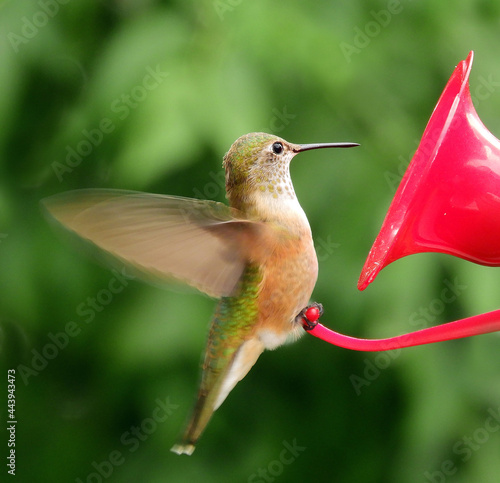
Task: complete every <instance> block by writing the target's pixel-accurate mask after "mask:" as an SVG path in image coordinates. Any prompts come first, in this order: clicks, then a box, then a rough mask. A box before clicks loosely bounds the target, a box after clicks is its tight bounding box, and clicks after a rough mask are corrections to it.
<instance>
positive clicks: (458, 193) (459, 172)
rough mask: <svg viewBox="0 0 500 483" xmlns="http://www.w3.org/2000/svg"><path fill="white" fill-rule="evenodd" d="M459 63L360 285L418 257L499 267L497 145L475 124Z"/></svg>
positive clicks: (465, 65)
mask: <svg viewBox="0 0 500 483" xmlns="http://www.w3.org/2000/svg"><path fill="white" fill-rule="evenodd" d="M472 59H473V52H471V53H470V54H469V56H468V57H467V60H465V61H462V62H460V64H458V66H457V67H456V69H455V71H454V72H453V75H452V76H451V78H450V80H449V81H448V84H447V85H446V87H445V89H444V91H443V93H442V94H441V97H440V98H439V101H438V103H437V105H436V107H435V109H434V112H433V113H432V116H431V118H430V120H429V123H428V124H427V127H426V128H425V131H424V135H423V137H422V140H421V141H420V145H419V147H418V149H417V151H416V153H415V156H414V157H413V159H412V161H411V163H410V166H409V167H408V169H407V171H406V173H405V175H404V177H403V180H402V181H401V184H400V186H399V188H398V190H397V192H396V194H395V196H394V199H393V201H392V203H391V206H390V207H389V211H388V213H387V215H386V218H385V220H384V222H383V224H382V228H381V230H380V233H379V235H378V236H377V238H376V240H375V242H374V244H373V246H372V248H371V250H370V253H369V255H368V258H367V260H366V262H365V265H364V267H363V270H362V272H361V276H360V278H359V282H358V288H359V289H360V290H364V289H365V288H366V287H367V286H368V285H369V284H370V283H371V282H373V280H374V279H375V277H376V276H377V274H378V272H379V271H380V270H382V268H384V267H385V266H387V265H389V263H391V262H393V261H395V260H397V259H398V258H402V257H405V256H407V255H412V254H414V253H421V252H440V253H448V254H451V255H455V256H458V257H461V258H464V259H466V260H470V261H472V262H475V263H479V264H482V265H490V266H500V141H499V140H498V139H497V138H495V137H494V136H493V135H492V134H491V133H490V132H489V131H488V129H486V127H485V126H484V124H483V123H482V122H481V120H480V119H479V117H478V115H477V113H476V111H475V109H474V106H473V105H472V100H471V97H470V92H469V86H468V80H469V74H470V70H471V67H472Z"/></svg>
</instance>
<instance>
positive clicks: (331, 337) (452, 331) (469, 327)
mask: <svg viewBox="0 0 500 483" xmlns="http://www.w3.org/2000/svg"><path fill="white" fill-rule="evenodd" d="M306 330H307V329H306ZM499 330H500V310H494V311H493V312H487V313H486V314H481V315H475V316H473V317H467V318H466V319H460V320H456V321H455V322H448V323H447V324H443V325H438V326H436V327H429V328H427V329H422V330H417V331H415V332H410V333H408V334H404V335H399V336H396V337H389V338H387V339H358V338H356V337H350V336H348V335H343V334H339V333H338V332H335V331H333V330H331V329H328V328H327V327H325V326H324V325H322V324H320V323H318V324H317V325H315V326H314V327H313V328H312V329H310V330H307V332H309V333H310V334H311V335H314V337H318V338H319V339H322V340H324V341H325V342H328V343H330V344H333V345H336V346H339V347H344V348H345V349H352V350H356V351H386V350H393V349H402V348H404V347H413V346H416V345H423V344H432V343H434V342H443V341H445V340H453V339H462V338H464V337H471V336H474V335H480V334H488V333H490V332H496V331H499Z"/></svg>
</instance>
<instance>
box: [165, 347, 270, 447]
mask: <svg viewBox="0 0 500 483" xmlns="http://www.w3.org/2000/svg"><path fill="white" fill-rule="evenodd" d="M263 351H264V345H263V344H262V342H261V341H260V339H258V338H252V339H249V340H247V341H245V342H243V344H241V346H240V347H239V348H238V350H237V351H236V352H235V354H234V356H233V359H232V361H231V363H230V364H229V366H228V368H227V369H226V370H224V371H222V372H221V373H219V374H218V375H217V379H216V381H215V383H214V385H213V386H212V387H211V388H209V389H208V391H207V390H206V389H205V387H204V384H203V382H204V381H203V380H202V387H201V389H200V392H199V394H198V399H197V401H196V405H195V407H194V410H193V413H192V416H191V418H190V420H189V422H188V424H187V427H186V429H185V431H184V433H183V435H182V437H181V438H180V440H179V442H178V443H176V444H175V445H174V446H173V447H172V448H171V451H172V452H174V453H177V454H187V455H191V454H192V453H193V451H194V450H195V445H196V442H197V441H198V439H199V438H200V436H201V434H202V432H203V430H204V429H205V427H206V425H207V424H208V422H209V421H210V418H211V417H212V414H213V413H214V411H215V410H216V409H218V407H219V406H220V405H221V404H222V403H223V402H224V400H225V399H226V397H227V395H228V394H229V393H230V392H231V390H232V389H233V388H234V386H236V384H237V383H238V382H239V381H241V379H243V378H244V377H245V376H246V375H247V373H248V371H249V370H250V369H251V368H252V366H253V365H254V364H255V362H256V361H257V359H258V358H259V356H260V354H262V352H263ZM204 378H205V375H204Z"/></svg>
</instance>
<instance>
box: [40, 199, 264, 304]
mask: <svg viewBox="0 0 500 483" xmlns="http://www.w3.org/2000/svg"><path fill="white" fill-rule="evenodd" d="M42 204H43V206H44V207H45V208H46V210H47V211H48V213H49V214H50V215H51V217H53V218H54V219H56V220H57V221H58V222H59V223H61V224H62V225H63V226H65V227H66V228H68V229H70V230H71V231H73V232H75V233H76V234H78V235H79V236H80V237H82V238H83V239H85V240H88V241H91V242H92V243H93V244H95V245H96V246H98V247H99V248H101V249H102V250H105V251H106V252H108V253H110V254H111V255H113V256H114V257H116V258H117V259H119V260H120V261H122V262H125V263H127V264H129V265H131V266H132V267H133V268H135V269H136V270H135V271H137V270H138V271H139V274H140V275H146V279H151V278H154V279H158V278H160V279H174V280H178V281H182V282H184V283H187V284H189V285H191V286H194V287H196V288H197V289H198V290H201V291H202V292H205V293H207V294H208V295H211V296H214V297H221V296H224V295H230V294H231V292H232V291H233V289H234V287H235V285H236V283H237V282H238V280H239V278H240V275H241V273H242V271H243V268H244V265H245V262H246V259H245V255H244V253H243V246H248V243H245V242H244V240H243V237H247V236H248V235H250V236H254V235H255V234H256V232H257V231H259V230H260V228H259V227H260V225H261V224H259V223H256V222H252V221H248V220H244V219H243V218H242V219H237V218H235V217H234V216H233V212H232V210H231V208H229V207H228V206H226V205H224V204H222V203H217V202H215V201H201V200H195V199H190V198H179V197H175V196H163V195H156V194H148V193H139V192H133V191H121V190H98V189H96V190H77V191H69V192H66V193H62V194H59V195H55V196H52V197H50V198H46V199H44V200H42ZM247 241H248V240H247Z"/></svg>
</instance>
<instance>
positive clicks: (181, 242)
mask: <svg viewBox="0 0 500 483" xmlns="http://www.w3.org/2000/svg"><path fill="white" fill-rule="evenodd" d="M353 146H358V144H356V143H322V144H292V143H289V142H287V141H285V140H284V139H282V138H280V137H278V136H275V135H271V134H265V133H250V134H246V135H244V136H241V137H240V138H238V139H237V140H236V141H235V142H234V143H233V144H232V146H231V147H230V149H229V151H228V152H227V153H226V154H225V156H224V159H223V167H224V169H225V182H226V197H227V199H228V202H229V206H228V205H226V204H224V203H219V202H215V201H208V200H198V199H191V198H182V197H176V196H167V195H159V194H150V193H139V192H134V191H123V190H107V189H88V190H76V191H69V192H66V193H61V194H58V195H55V196H52V197H49V198H46V199H45V200H42V204H43V206H44V207H45V209H46V211H47V212H48V214H49V215H50V216H51V217H52V218H53V219H55V220H57V221H58V222H59V223H60V224H62V225H63V226H64V227H65V228H67V229H69V230H70V231H72V232H74V233H76V234H77V235H79V237H81V238H83V239H84V240H86V241H88V242H91V244H93V245H95V246H97V247H98V248H99V249H100V250H102V251H104V252H105V253H107V254H110V255H112V258H115V259H118V260H119V261H120V262H121V263H125V264H126V265H127V266H128V267H131V268H132V269H133V270H134V273H137V274H139V275H140V276H145V278H146V279H150V278H151V277H153V278H154V279H166V280H174V281H175V280H176V281H181V282H183V283H186V284H188V285H191V286H193V287H195V288H197V289H198V290H200V291H201V292H204V293H206V294H208V295H209V296H212V297H215V298H217V299H218V303H217V306H216V309H215V312H214V315H213V318H212V321H211V325H210V329H209V334H208V340H207V343H206V348H205V354H204V360H203V363H202V371H201V372H202V374H201V381H200V385H199V389H198V394H197V398H196V402H195V406H194V409H193V411H192V415H191V417H190V419H189V420H188V423H187V425H186V428H185V430H184V432H183V433H182V436H181V437H180V439H179V441H178V443H177V444H175V445H174V446H173V447H172V451H173V452H175V453H177V454H188V455H190V454H192V453H193V451H194V449H195V445H196V443H197V441H198V439H199V437H200V436H201V434H202V432H203V430H204V429H205V427H206V425H207V424H208V422H209V420H210V418H211V417H212V415H213V413H214V411H215V410H217V409H218V408H219V406H220V405H221V404H222V403H223V401H224V400H225V399H226V397H227V395H228V394H229V393H230V392H231V390H232V389H233V388H234V387H235V385H236V384H237V383H238V382H239V381H240V380H241V379H243V378H244V377H245V375H246V374H247V373H248V371H249V370H250V369H251V368H252V366H253V365H254V364H255V362H256V361H257V359H258V357H259V356H260V354H261V353H262V352H263V351H264V350H265V349H271V350H272V349H275V348H276V347H278V346H280V345H282V344H285V343H287V342H291V341H294V340H296V339H298V338H299V337H300V336H301V335H302V334H303V333H304V329H303V328H302V323H300V322H298V321H297V320H296V317H297V314H299V312H300V311H301V309H303V308H304V307H305V306H306V305H307V304H308V302H309V300H310V297H311V294H312V292H313V289H314V286H315V284H316V280H317V275H318V260H317V257H316V252H315V249H314V244H313V239H312V234H311V228H310V226H309V222H308V219H307V217H306V215H305V213H304V210H303V209H302V207H301V206H300V204H299V202H298V200H297V197H296V195H295V191H294V188H293V185H292V181H291V178H290V170H289V166H290V161H291V160H292V158H293V157H294V156H295V155H296V154H297V153H301V152H303V151H308V150H311V149H320V148H337V147H341V148H347V147H353Z"/></svg>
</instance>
